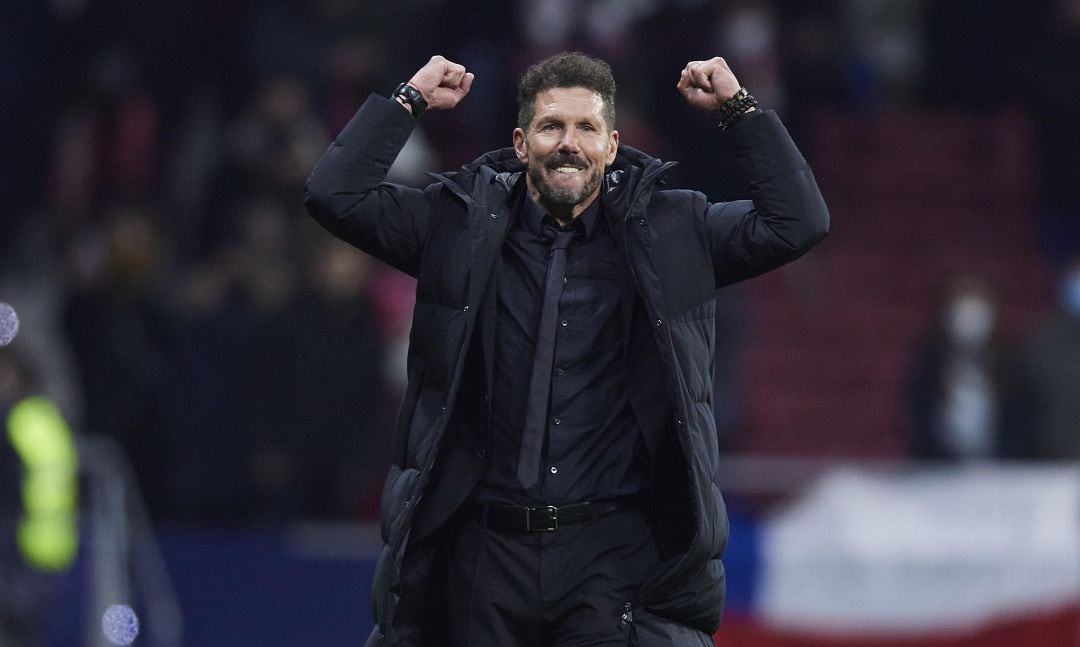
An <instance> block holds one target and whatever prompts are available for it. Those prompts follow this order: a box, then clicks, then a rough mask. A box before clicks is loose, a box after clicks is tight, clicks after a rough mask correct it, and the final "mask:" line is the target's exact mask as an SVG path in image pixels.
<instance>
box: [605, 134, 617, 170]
mask: <svg viewBox="0 0 1080 647" xmlns="http://www.w3.org/2000/svg"><path fill="white" fill-rule="evenodd" d="M618 154H619V131H617V130H613V131H611V134H610V135H608V154H607V162H606V165H607V166H611V163H612V162H614V161H615V156H616V155H618Z"/></svg>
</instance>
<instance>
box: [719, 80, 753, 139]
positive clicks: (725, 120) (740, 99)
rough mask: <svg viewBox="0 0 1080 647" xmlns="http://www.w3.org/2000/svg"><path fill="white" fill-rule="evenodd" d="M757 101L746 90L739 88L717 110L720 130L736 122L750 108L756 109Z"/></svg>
mask: <svg viewBox="0 0 1080 647" xmlns="http://www.w3.org/2000/svg"><path fill="white" fill-rule="evenodd" d="M757 104H758V102H757V99H755V98H754V95H752V94H750V92H749V91H748V90H747V89H746V88H739V90H738V91H737V92H736V93H735V95H734V96H733V97H731V98H730V99H728V100H727V101H724V102H723V103H721V104H720V107H719V108H718V109H717V112H718V113H719V117H720V124H719V125H720V129H721V130H727V128H728V127H729V126H731V125H732V124H734V123H735V122H736V121H738V119H739V117H741V116H742V115H743V114H745V113H746V111H747V110H749V109H750V108H755V107H757Z"/></svg>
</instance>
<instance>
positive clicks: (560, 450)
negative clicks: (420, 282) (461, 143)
mask: <svg viewBox="0 0 1080 647" xmlns="http://www.w3.org/2000/svg"><path fill="white" fill-rule="evenodd" d="M522 183H524V181H522ZM520 189H521V187H519V190H518V191H517V192H516V194H517V196H516V206H515V208H514V210H513V215H514V221H513V222H512V223H511V225H510V230H509V231H508V232H507V237H506V241H505V243H504V244H503V247H502V250H501V254H500V258H499V259H498V260H497V261H496V263H497V267H496V272H497V274H496V276H497V279H496V281H497V299H496V300H497V314H496V319H495V353H494V355H495V357H494V376H493V377H494V379H493V387H492V402H491V413H492V415H491V430H490V432H491V433H490V440H489V442H490V452H489V453H488V462H487V464H486V467H485V473H484V476H483V478H482V480H481V482H480V486H479V489H478V493H477V500H478V501H479V502H481V503H491V502H497V503H514V504H544V505H564V504H569V503H577V502H581V501H596V500H601V499H611V498H616V497H626V496H635V495H639V494H641V493H642V492H643V491H644V489H645V487H646V476H645V474H646V472H645V470H644V468H643V465H642V464H641V461H642V459H643V456H642V455H641V451H640V449H639V448H640V445H639V443H640V436H641V434H640V433H639V430H638V426H637V423H636V421H635V418H634V416H633V413H632V411H631V408H630V403H629V401H628V399H627V396H626V388H625V385H626V377H627V375H626V374H627V366H628V362H627V361H626V343H625V337H626V332H625V331H626V322H625V321H624V320H623V318H624V309H623V308H622V300H623V298H624V294H625V291H624V287H625V285H626V283H625V281H626V280H628V276H627V273H628V270H627V268H626V263H625V261H624V259H623V257H622V254H621V253H620V251H619V249H618V247H617V246H616V243H615V239H614V238H613V236H612V234H611V232H610V230H609V225H608V223H607V222H606V220H605V218H604V216H603V213H602V212H601V207H600V200H596V201H594V202H593V204H592V205H590V206H589V207H588V208H587V209H586V210H585V212H583V213H582V214H581V215H579V216H578V217H577V218H576V219H575V220H574V222H573V223H571V225H570V226H571V227H573V228H575V229H576V231H577V235H576V236H574V238H573V239H572V240H571V242H570V245H569V247H568V249H567V257H566V279H565V282H564V285H563V293H562V298H561V299H560V301H559V316H558V318H557V321H558V324H557V332H556V337H555V356H554V365H553V369H552V375H551V379H552V384H551V406H550V409H549V412H548V419H547V433H546V441H545V449H544V458H543V461H542V470H541V479H540V483H539V484H538V485H537V486H535V487H533V488H530V489H529V490H528V491H525V490H524V488H523V487H522V486H521V484H520V483H519V482H518V480H517V478H516V475H515V474H516V472H515V470H516V468H517V462H518V455H519V450H520V442H521V435H522V429H523V427H524V418H525V410H526V403H527V400H528V395H529V379H530V372H531V369H532V364H533V356H534V352H535V347H536V337H537V328H538V326H539V322H540V308H541V304H542V302H543V298H544V294H543V290H544V282H545V281H544V279H545V275H546V272H547V267H548V257H549V251H550V248H551V240H550V239H549V238H546V237H545V236H544V235H543V224H544V221H545V219H546V220H547V221H548V223H549V224H554V219H552V217H551V216H550V215H548V214H546V213H545V212H544V210H543V208H542V207H540V206H539V205H537V204H536V203H535V202H533V201H532V200H531V199H529V198H527V197H525V195H524V193H525V192H524V191H523V190H520ZM554 226H556V227H558V225H557V224H554Z"/></svg>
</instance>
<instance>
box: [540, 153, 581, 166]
mask: <svg viewBox="0 0 1080 647" xmlns="http://www.w3.org/2000/svg"><path fill="white" fill-rule="evenodd" d="M544 165H545V166H547V167H548V168H549V169H555V168H558V167H560V166H572V167H573V168H581V169H583V168H587V167H588V166H589V165H588V163H587V162H586V161H585V160H583V159H581V158H580V157H577V156H576V155H567V154H565V153H556V154H554V155H552V156H551V157H549V158H548V159H547V162H546V163H545V164H544Z"/></svg>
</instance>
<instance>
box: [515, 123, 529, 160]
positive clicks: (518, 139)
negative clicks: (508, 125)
mask: <svg viewBox="0 0 1080 647" xmlns="http://www.w3.org/2000/svg"><path fill="white" fill-rule="evenodd" d="M514 152H515V153H517V158H518V161H519V162H521V163H522V164H528V163H529V155H528V153H529V149H528V146H527V145H526V144H525V131H524V130H522V129H520V128H515V129H514Z"/></svg>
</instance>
